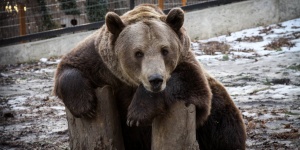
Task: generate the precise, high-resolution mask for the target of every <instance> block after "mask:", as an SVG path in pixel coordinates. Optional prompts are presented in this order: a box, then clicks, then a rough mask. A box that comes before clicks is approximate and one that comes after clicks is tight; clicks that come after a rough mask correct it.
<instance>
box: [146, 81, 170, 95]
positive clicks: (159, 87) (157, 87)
mask: <svg viewBox="0 0 300 150" xmlns="http://www.w3.org/2000/svg"><path fill="white" fill-rule="evenodd" d="M155 82H158V81H155ZM153 84H154V86H153V85H152V84H150V85H151V86H147V85H145V84H142V85H143V87H144V88H145V89H146V90H147V91H148V92H151V93H159V92H162V91H163V90H165V88H166V84H165V83H164V82H163V83H161V84H159V83H153Z"/></svg>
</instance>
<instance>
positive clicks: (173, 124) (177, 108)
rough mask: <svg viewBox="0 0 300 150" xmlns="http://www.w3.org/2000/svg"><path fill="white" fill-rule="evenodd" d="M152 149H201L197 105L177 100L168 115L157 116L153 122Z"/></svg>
mask: <svg viewBox="0 0 300 150" xmlns="http://www.w3.org/2000/svg"><path fill="white" fill-rule="evenodd" d="M151 149H152V150H199V145H198V142H197V140H196V110H195V106H194V105H190V106H189V107H186V106H185V104H184V102H177V103H175V104H173V106H172V107H171V108H170V111H169V113H168V114H167V115H165V116H161V117H156V118H155V119H154V121H153V123H152V144H151Z"/></svg>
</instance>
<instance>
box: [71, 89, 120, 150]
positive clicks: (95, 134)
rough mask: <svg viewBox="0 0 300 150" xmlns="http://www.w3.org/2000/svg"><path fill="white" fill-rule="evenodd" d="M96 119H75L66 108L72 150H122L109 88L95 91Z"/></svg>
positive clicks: (113, 99)
mask: <svg viewBox="0 0 300 150" xmlns="http://www.w3.org/2000/svg"><path fill="white" fill-rule="evenodd" d="M96 95H97V99H98V105H97V109H96V112H97V114H96V117H94V118H92V119H86V118H75V117H74V116H73V115H72V114H71V113H70V111H69V110H68V109H67V108H66V113H67V120H68V128H69V138H70V148H71V149H72V150H77V149H78V150H82V149H87V150H124V143H123V137H122V131H121V124H120V119H119V118H120V117H119V114H118V111H117V110H118V109H117V105H116V100H115V98H114V96H113V90H112V88H111V87H109V86H105V87H103V88H98V89H96Z"/></svg>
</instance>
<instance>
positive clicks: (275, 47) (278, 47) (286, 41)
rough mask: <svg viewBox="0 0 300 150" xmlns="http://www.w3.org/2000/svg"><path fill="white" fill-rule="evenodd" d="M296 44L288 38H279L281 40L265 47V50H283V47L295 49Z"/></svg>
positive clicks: (276, 40)
mask: <svg viewBox="0 0 300 150" xmlns="http://www.w3.org/2000/svg"><path fill="white" fill-rule="evenodd" d="M294 46H295V43H293V42H291V41H290V40H289V39H287V38H279V39H275V40H273V41H272V42H271V43H269V44H268V45H266V46H264V47H265V50H281V47H288V48H291V47H294Z"/></svg>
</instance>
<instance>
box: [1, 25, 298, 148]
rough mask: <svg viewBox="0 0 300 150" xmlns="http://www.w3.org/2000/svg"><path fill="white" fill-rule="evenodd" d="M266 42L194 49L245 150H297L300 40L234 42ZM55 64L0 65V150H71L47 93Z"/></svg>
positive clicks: (60, 113) (60, 110) (62, 119)
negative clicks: (239, 121) (232, 113)
mask: <svg viewBox="0 0 300 150" xmlns="http://www.w3.org/2000/svg"><path fill="white" fill-rule="evenodd" d="M263 29H265V30H266V31H264V30H263ZM263 29H261V31H262V32H265V33H257V34H263V35H268V33H266V32H270V30H272V29H270V30H269V29H268V28H263ZM293 33H295V32H294V31H293ZM270 34H271V33H270ZM287 34H288V33H287ZM295 35H298V33H295ZM230 36H233V35H230ZM279 36H280V35H279V34H278V35H277V36H272V37H273V38H276V39H279V38H278V37H279ZM227 37H229V36H227ZM221 39H222V38H221ZM265 39H266V38H265V37H263V36H262V37H257V35H253V36H249V35H248V36H246V37H245V36H244V37H240V38H236V40H234V41H226V40H225V42H224V41H222V42H220V40H219V41H217V42H212V43H211V44H210V45H212V46H213V47H216V48H213V50H212V51H213V52H212V51H211V50H209V49H210V47H209V46H207V45H205V46H203V45H204V44H203V43H204V42H203V41H194V43H193V49H194V50H195V54H196V55H197V58H198V59H199V61H200V62H201V63H202V64H203V66H204V67H205V68H206V69H207V70H208V72H209V73H211V74H212V75H213V76H215V77H216V78H217V79H218V80H220V81H221V82H222V83H223V84H224V85H225V86H226V89H227V90H228V92H229V93H230V94H231V96H232V98H233V100H234V102H235V104H236V105H237V106H238V107H239V109H240V110H241V112H242V114H243V117H244V121H245V124H246V127H247V149H293V150H294V149H298V148H299V147H300V129H299V127H300V40H299V37H297V36H294V38H292V39H290V38H289V42H292V44H295V45H290V46H291V47H293V48H282V47H288V46H289V45H281V46H280V45H279V48H280V49H277V48H278V47H275V48H274V47H272V46H274V45H272V44H271V43H272V42H269V44H271V45H267V46H266V49H264V50H261V51H258V50H257V49H256V48H255V47H254V48H253V49H251V48H249V47H247V48H245V47H239V48H236V47H235V46H236V43H239V44H245V43H247V42H248V43H249V42H250V43H252V44H253V42H262V40H265ZM267 39H268V38H267ZM214 40H215V39H214ZM269 40H271V41H272V40H273V39H269ZM273 41H274V43H276V41H275V40H273ZM232 42H234V43H235V44H232ZM220 43H221V44H220ZM201 44H202V48H201ZM214 44H220V45H217V46H216V45H214ZM224 44H228V45H224ZM285 44H286V43H285ZM290 44H291V43H290ZM275 46H276V45H275ZM222 47H224V48H222ZM270 47H271V50H269V48H270ZM216 49H218V50H216ZM272 49H273V50H272ZM274 49H276V50H274ZM207 51H209V53H207V54H205V52H207ZM58 62H59V61H58V60H57V59H53V58H48V59H46V58H43V59H41V60H40V61H39V62H31V63H24V64H15V65H6V66H0V73H1V74H0V131H1V132H0V149H16V150H18V149H37V150H38V149H69V147H68V130H67V120H66V115H65V111H64V105H63V103H62V102H61V101H60V100H59V99H57V98H56V97H54V96H52V94H51V92H52V88H53V75H54V73H55V69H56V65H57V63H58Z"/></svg>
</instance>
